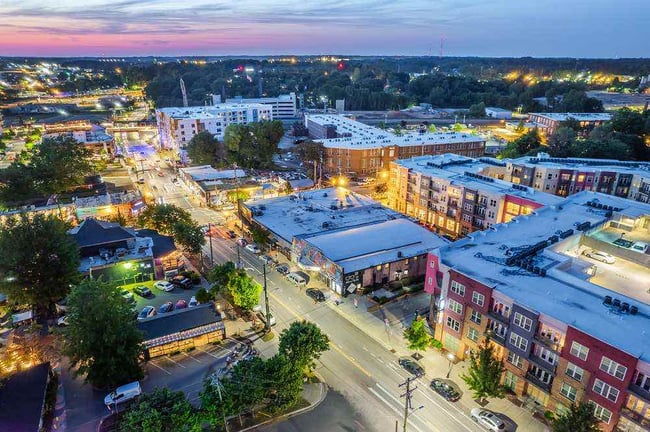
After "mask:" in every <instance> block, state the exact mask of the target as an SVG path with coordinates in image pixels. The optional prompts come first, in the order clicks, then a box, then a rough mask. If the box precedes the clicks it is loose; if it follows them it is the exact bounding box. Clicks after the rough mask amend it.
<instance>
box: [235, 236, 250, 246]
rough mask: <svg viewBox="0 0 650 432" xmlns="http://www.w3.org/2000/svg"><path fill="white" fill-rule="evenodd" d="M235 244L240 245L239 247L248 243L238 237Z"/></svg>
mask: <svg viewBox="0 0 650 432" xmlns="http://www.w3.org/2000/svg"><path fill="white" fill-rule="evenodd" d="M237 244H238V245H239V246H241V247H244V246H246V245H247V244H248V242H247V241H246V239H245V238H238V239H237Z"/></svg>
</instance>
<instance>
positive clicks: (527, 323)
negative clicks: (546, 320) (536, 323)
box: [514, 312, 533, 331]
mask: <svg viewBox="0 0 650 432" xmlns="http://www.w3.org/2000/svg"><path fill="white" fill-rule="evenodd" d="M514 323H515V325H516V326H519V327H521V328H522V329H524V330H526V331H530V330H531V329H532V328H533V320H532V319H530V318H528V317H525V316H523V315H522V314H520V313H519V312H515V318H514Z"/></svg>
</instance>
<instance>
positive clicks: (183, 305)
mask: <svg viewBox="0 0 650 432" xmlns="http://www.w3.org/2000/svg"><path fill="white" fill-rule="evenodd" d="M185 308H187V302H186V301H185V300H183V299H180V300H179V301H177V302H176V306H174V309H176V310H178V309H185Z"/></svg>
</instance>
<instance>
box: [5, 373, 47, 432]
mask: <svg viewBox="0 0 650 432" xmlns="http://www.w3.org/2000/svg"><path fill="white" fill-rule="evenodd" d="M49 373H50V364H49V363H42V364H40V365H38V366H34V367H32V368H30V369H27V370H26V371H23V372H18V373H16V374H14V375H12V376H11V377H9V379H8V380H7V382H6V383H5V384H4V386H2V387H0V430H2V431H11V432H38V431H39V425H40V422H41V415H42V410H43V404H44V403H45V389H46V388H47V382H48V374H49Z"/></svg>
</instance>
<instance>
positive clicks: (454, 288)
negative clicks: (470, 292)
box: [451, 281, 465, 297]
mask: <svg viewBox="0 0 650 432" xmlns="http://www.w3.org/2000/svg"><path fill="white" fill-rule="evenodd" d="M451 292H453V293H455V294H458V295H459V296H461V297H465V285H463V284H460V283H458V282H456V281H451Z"/></svg>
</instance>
